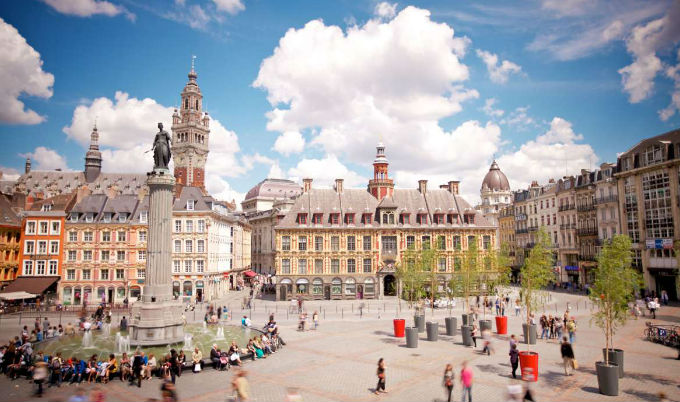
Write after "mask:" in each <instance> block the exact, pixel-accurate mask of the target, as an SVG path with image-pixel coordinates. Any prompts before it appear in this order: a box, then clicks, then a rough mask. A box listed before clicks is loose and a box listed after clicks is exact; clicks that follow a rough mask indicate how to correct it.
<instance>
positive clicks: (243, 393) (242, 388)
mask: <svg viewBox="0 0 680 402" xmlns="http://www.w3.org/2000/svg"><path fill="white" fill-rule="evenodd" d="M231 386H232V389H233V390H234V394H235V396H236V400H237V401H247V400H248V399H250V385H249V384H248V379H247V378H246V372H245V371H244V370H240V371H239V372H238V373H237V374H236V376H235V378H234V379H233V380H232V382H231Z"/></svg>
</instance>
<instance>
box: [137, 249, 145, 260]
mask: <svg viewBox="0 0 680 402" xmlns="http://www.w3.org/2000/svg"><path fill="white" fill-rule="evenodd" d="M137 261H146V250H139V251H138V252H137Z"/></svg>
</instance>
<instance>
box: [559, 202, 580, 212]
mask: <svg viewBox="0 0 680 402" xmlns="http://www.w3.org/2000/svg"><path fill="white" fill-rule="evenodd" d="M575 207H576V205H574V204H565V205H560V208H559V211H560V212H562V211H569V210H571V209H574V208H575Z"/></svg>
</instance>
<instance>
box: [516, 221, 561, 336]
mask: <svg viewBox="0 0 680 402" xmlns="http://www.w3.org/2000/svg"><path fill="white" fill-rule="evenodd" d="M552 266H553V253H552V250H550V236H549V235H548V233H547V232H546V231H545V228H543V227H541V228H540V229H539V230H538V232H536V243H535V245H534V247H533V248H532V249H531V251H530V252H529V256H528V257H527V258H526V259H525V260H524V265H522V268H521V271H520V272H521V275H522V283H521V287H522V297H523V302H524V305H525V306H526V310H527V316H526V321H527V325H529V323H530V320H531V314H532V313H533V312H534V311H536V310H537V309H538V305H539V297H538V296H539V294H538V292H539V290H540V289H542V288H543V287H545V286H547V285H548V283H549V282H550V280H551V279H552V278H554V275H553V273H552Z"/></svg>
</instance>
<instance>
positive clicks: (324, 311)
mask: <svg viewBox="0 0 680 402" xmlns="http://www.w3.org/2000/svg"><path fill="white" fill-rule="evenodd" d="M323 319H324V320H325V319H326V309H324V310H323Z"/></svg>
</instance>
